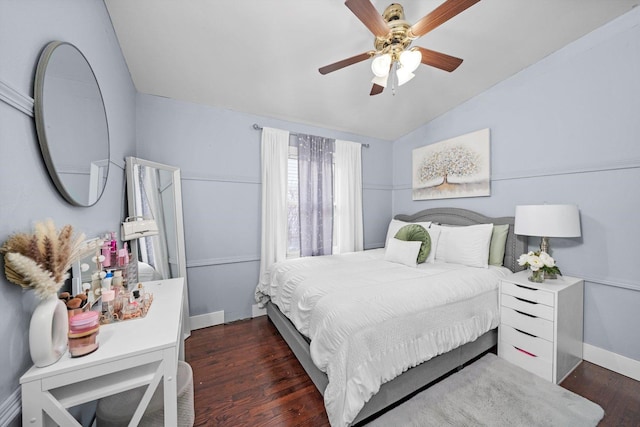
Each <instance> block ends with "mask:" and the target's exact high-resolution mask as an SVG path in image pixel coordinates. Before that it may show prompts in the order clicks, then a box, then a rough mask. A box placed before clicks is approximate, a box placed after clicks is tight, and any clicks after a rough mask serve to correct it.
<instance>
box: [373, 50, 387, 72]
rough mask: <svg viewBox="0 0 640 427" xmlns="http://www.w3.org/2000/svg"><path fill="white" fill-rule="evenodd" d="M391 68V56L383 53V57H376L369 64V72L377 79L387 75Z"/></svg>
mask: <svg viewBox="0 0 640 427" xmlns="http://www.w3.org/2000/svg"><path fill="white" fill-rule="evenodd" d="M390 67H391V55H389V54H388V53H385V54H384V55H380V56H376V57H375V59H374V60H373V61H372V62H371V71H373V74H375V75H376V76H378V77H385V76H387V75H388V74H389V68H390Z"/></svg>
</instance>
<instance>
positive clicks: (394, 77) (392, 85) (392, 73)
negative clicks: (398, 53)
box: [391, 62, 398, 96]
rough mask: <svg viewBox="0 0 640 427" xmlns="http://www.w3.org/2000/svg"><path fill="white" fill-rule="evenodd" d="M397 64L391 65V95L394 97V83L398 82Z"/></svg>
mask: <svg viewBox="0 0 640 427" xmlns="http://www.w3.org/2000/svg"><path fill="white" fill-rule="evenodd" d="M397 74H398V63H397V62H394V63H393V72H391V94H392V95H393V96H396V82H397V81H398V76H397Z"/></svg>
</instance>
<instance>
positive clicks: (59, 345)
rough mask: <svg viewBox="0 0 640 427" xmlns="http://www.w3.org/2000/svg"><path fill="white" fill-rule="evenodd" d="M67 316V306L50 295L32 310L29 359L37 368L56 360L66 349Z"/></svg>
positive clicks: (56, 297) (67, 340) (55, 296)
mask: <svg viewBox="0 0 640 427" xmlns="http://www.w3.org/2000/svg"><path fill="white" fill-rule="evenodd" d="M68 332H69V318H68V316H67V307H66V306H65V305H64V303H63V302H62V301H61V300H60V299H58V296H57V295H51V296H50V297H47V298H45V299H43V300H42V301H41V302H40V304H38V306H37V307H36V309H35V310H34V311H33V315H32V316H31V323H30V324H29V350H30V351H31V360H33V364H34V365H36V366H37V367H39V368H42V367H44V366H49V365H51V364H53V363H55V362H57V361H58V360H59V359H60V358H61V357H62V355H63V354H64V353H65V351H67V344H68V342H69V338H68Z"/></svg>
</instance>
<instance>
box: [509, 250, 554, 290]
mask: <svg viewBox="0 0 640 427" xmlns="http://www.w3.org/2000/svg"><path fill="white" fill-rule="evenodd" d="M518 265H520V266H523V267H527V268H528V269H529V270H531V276H529V280H530V281H531V282H535V283H542V282H544V279H545V277H546V278H551V276H552V277H553V278H555V275H556V274H560V275H562V273H560V269H559V268H558V266H557V265H556V261H555V260H554V259H553V258H552V257H551V256H550V255H549V254H548V253H546V252H544V251H538V252H533V251H531V252H528V253H526V254H522V255H520V258H518Z"/></svg>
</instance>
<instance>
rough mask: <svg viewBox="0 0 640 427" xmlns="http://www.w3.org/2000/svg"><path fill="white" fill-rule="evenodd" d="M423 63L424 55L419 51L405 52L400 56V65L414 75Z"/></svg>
mask: <svg viewBox="0 0 640 427" xmlns="http://www.w3.org/2000/svg"><path fill="white" fill-rule="evenodd" d="M421 61H422V53H420V51H419V50H405V51H404V52H402V53H401V54H400V63H401V64H402V67H403V68H406V69H407V71H408V72H410V73H413V72H414V71H415V70H416V69H417V68H418V66H420V62H421Z"/></svg>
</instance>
